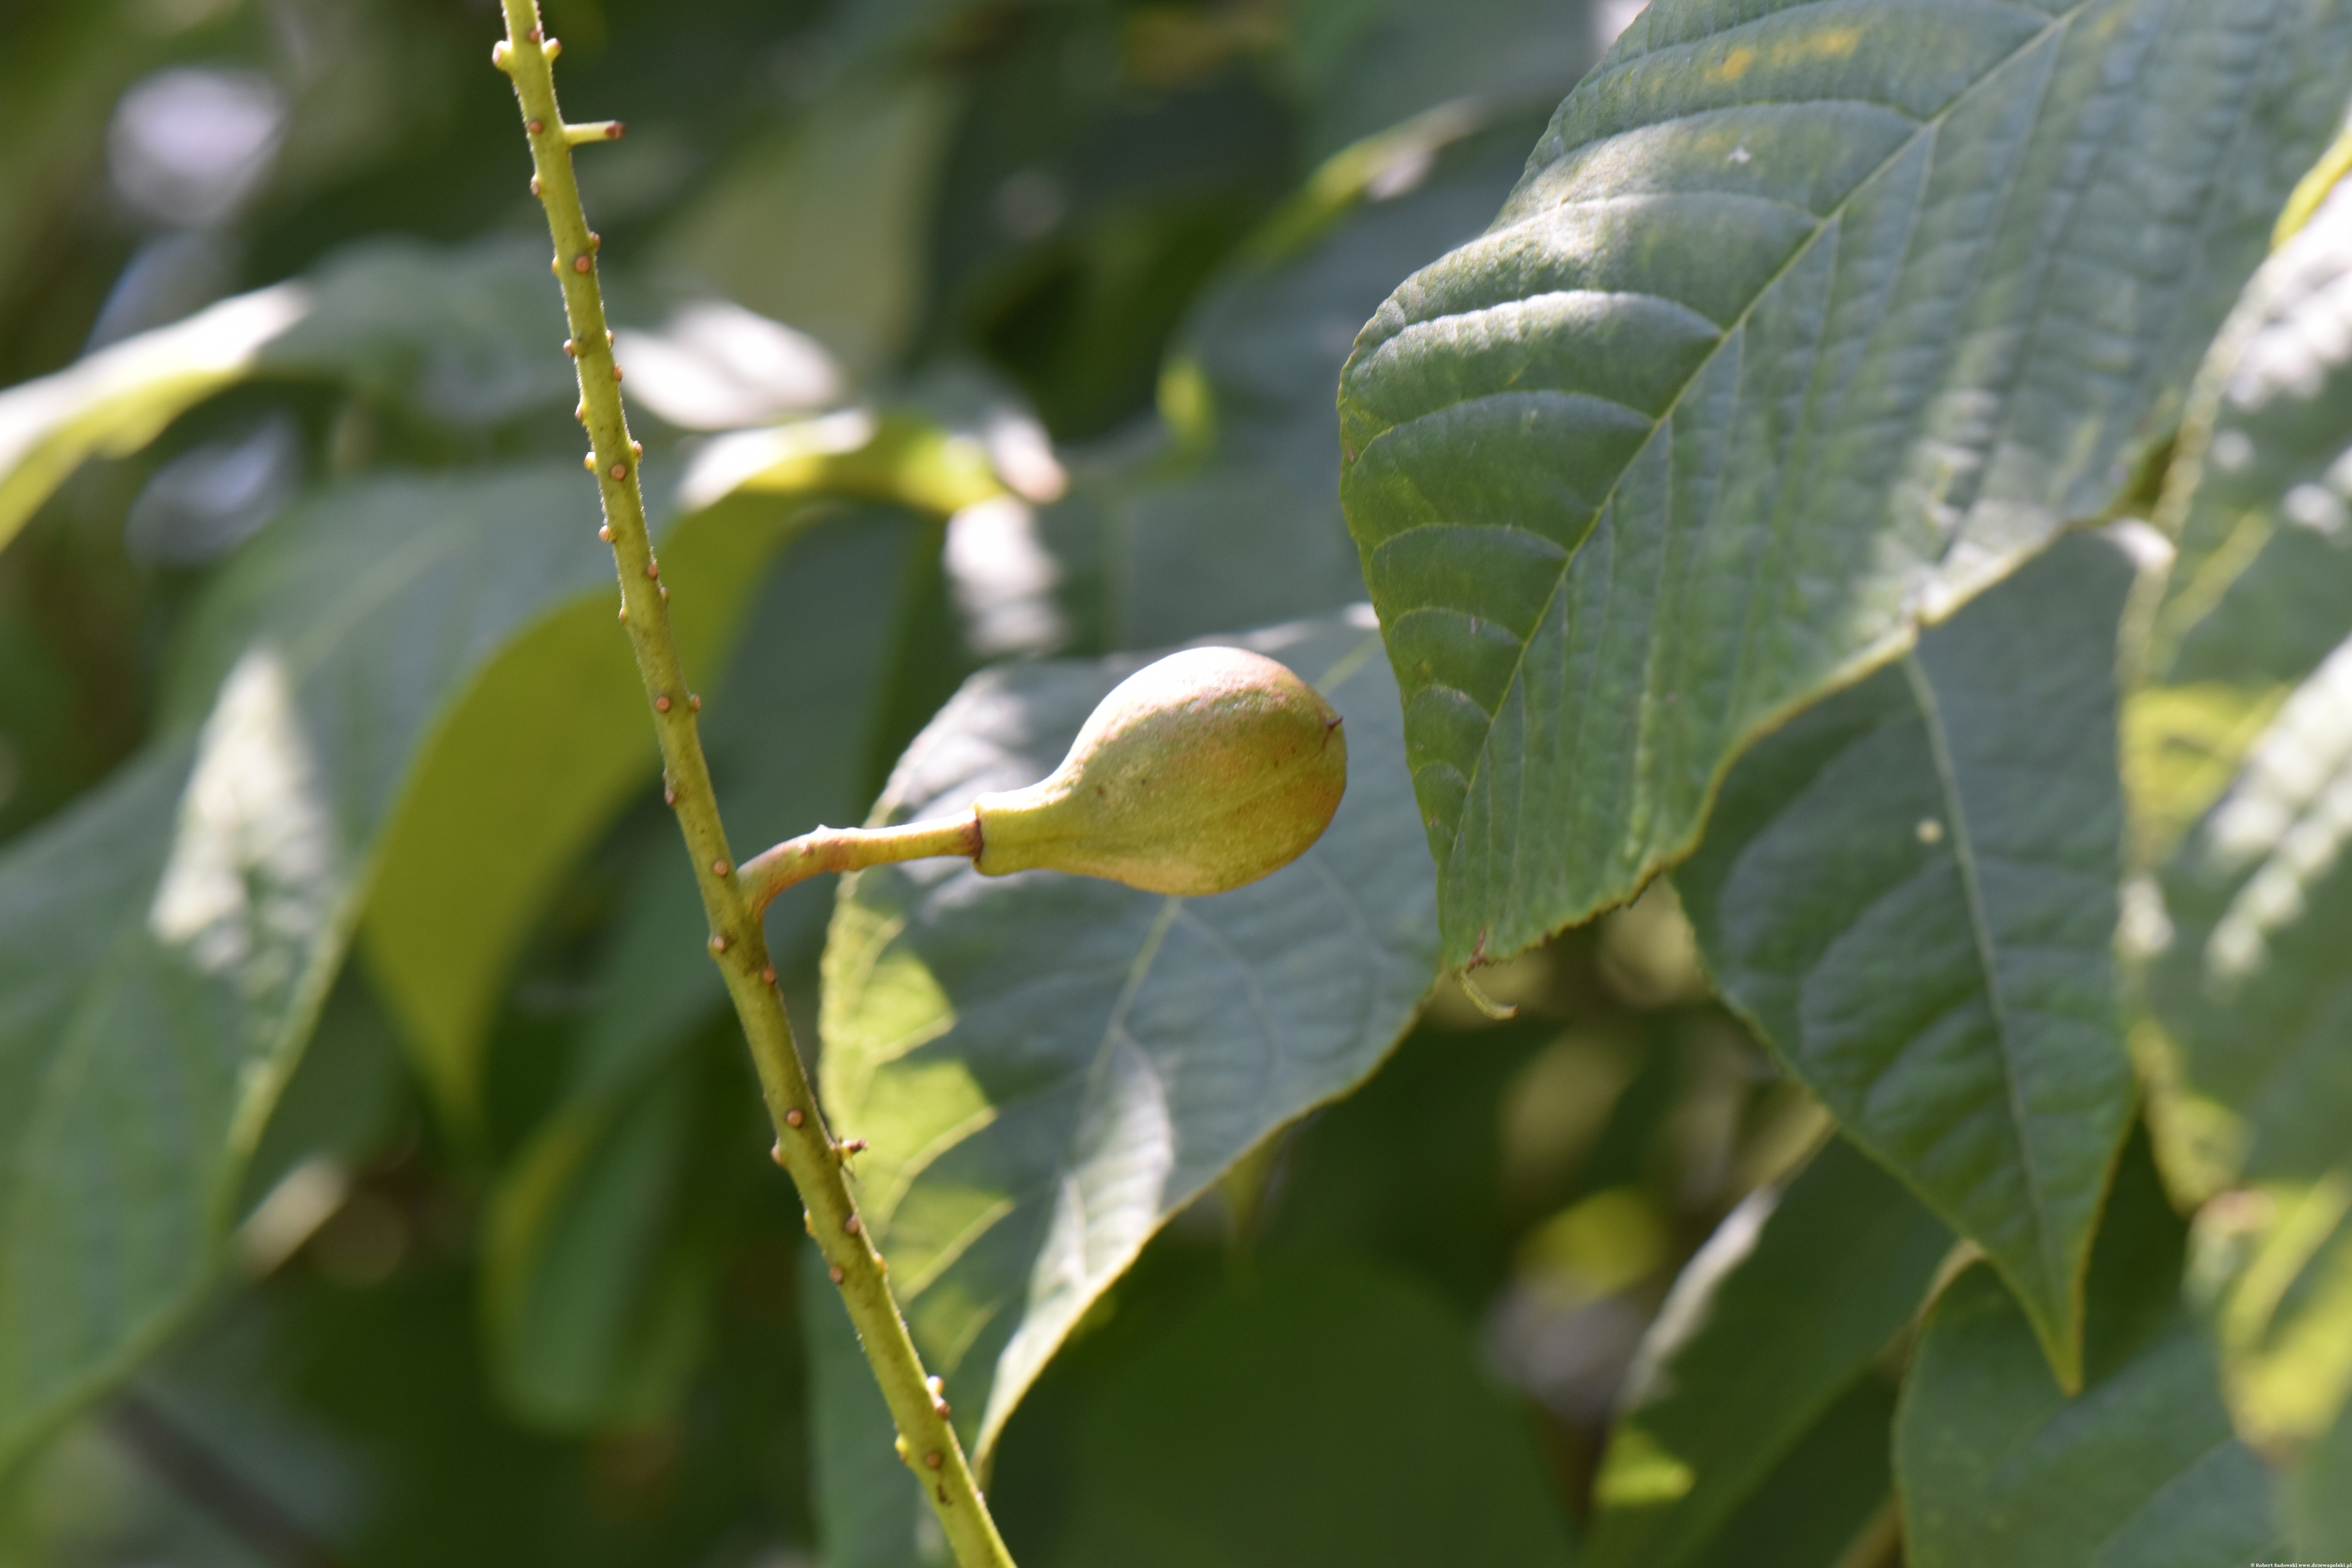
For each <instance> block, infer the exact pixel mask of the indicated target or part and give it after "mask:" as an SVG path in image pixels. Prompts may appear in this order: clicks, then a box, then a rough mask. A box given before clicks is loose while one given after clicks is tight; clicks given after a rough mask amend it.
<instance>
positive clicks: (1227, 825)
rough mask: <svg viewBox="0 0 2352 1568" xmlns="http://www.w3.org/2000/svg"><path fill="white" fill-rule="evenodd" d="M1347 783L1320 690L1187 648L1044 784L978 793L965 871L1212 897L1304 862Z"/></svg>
mask: <svg viewBox="0 0 2352 1568" xmlns="http://www.w3.org/2000/svg"><path fill="white" fill-rule="evenodd" d="M1347 787H1348V742H1347V738H1346V736H1345V735H1344V734H1342V733H1341V731H1340V727H1339V714H1338V713H1337V712H1335V711H1333V710H1332V708H1331V705H1330V704H1329V703H1328V702H1326V701H1325V700H1323V697H1322V694H1321V693H1319V692H1318V691H1317V690H1316V689H1314V688H1313V687H1311V686H1309V685H1307V683H1306V682H1305V681H1303V680H1301V679H1298V677H1297V676H1296V675H1293V674H1292V673H1291V672H1290V671H1289V670H1287V669H1286V668H1283V667H1282V666H1281V665H1279V664H1277V663H1276V662H1275V661H1274V660H1273V659H1270V658H1265V656H1263V655H1261V654H1255V653H1249V652H1246V651H1244V650H1243V649H1241V648H1231V647H1203V648H1189V649H1187V650H1185V651H1184V652H1182V653H1177V654H1171V655H1170V656H1169V657H1168V658H1163V659H1161V660H1160V661H1159V662H1158V663H1156V664H1151V665H1147V666H1146V667H1144V668H1142V669H1139V670H1138V671H1136V672H1135V673H1134V674H1133V675H1130V676H1129V677H1128V678H1127V679H1125V680H1123V681H1121V682H1120V683H1119V684H1118V686H1117V687H1116V688H1114V689H1113V690H1112V691H1111V694H1110V695H1109V696H1108V697H1106V698H1104V699H1103V700H1102V704H1101V706H1099V707H1097V709H1096V710H1094V713H1093V714H1092V715H1091V716H1090V717H1089V718H1088V719H1087V723H1086V728H1084V729H1082V730H1080V731H1078V738H1077V740H1076V742H1072V744H1071V746H1070V754H1069V755H1068V756H1067V757H1066V758H1064V759H1063V761H1062V765H1061V766H1060V767H1058V768H1056V769H1055V770H1054V773H1053V774H1052V776H1051V777H1049V778H1045V779H1043V780H1041V781H1039V782H1038V783H1036V784H1031V785H1030V786H1029V787H1028V788H1026V789H1017V790H1008V791H1005V792H1003V793H1002V794H998V795H982V796H981V797H980V799H979V801H978V802H976V803H975V805H974V810H975V811H976V813H977V815H978V816H979V821H980V835H981V848H980V854H979V857H978V860H977V864H978V865H979V867H980V869H981V870H982V872H983V873H985V874H986V875H989V876H992V877H996V876H1003V875H1004V874H1006V873H1008V872H1012V871H1027V870H1034V869H1044V870H1052V871H1068V872H1073V873H1076V875H1078V876H1082V877H1104V878H1108V879H1110V880H1112V881H1114V882H1124V883H1126V884H1127V885H1128V886H1129V887H1132V888H1141V889H1145V890H1146V891H1148V892H1154V893H1177V894H1187V895H1190V894H1201V893H1222V892H1223V891H1225V890H1226V889H1230V888H1238V887H1240V886H1242V885H1243V884H1244V883H1245V882H1255V881H1256V880H1257V879H1259V878H1260V877H1263V876H1265V875H1266V874H1267V873H1268V872H1271V871H1276V870H1279V869H1280V868H1283V867H1285V866H1287V865H1288V864H1290V862H1291V861H1293V860H1296V859H1297V858H1298V857H1299V856H1300V855H1302V854H1304V853H1305V852H1306V850H1307V847H1308V846H1309V845H1311V844H1313V843H1314V842H1315V841H1316V839H1318V838H1319V837H1322V835H1323V830H1324V828H1326V827H1328V826H1330V822H1331V816H1332V814H1333V813H1334V812H1336V811H1338V810H1339V796H1340V795H1341V794H1342V793H1343V792H1344V791H1345V790H1346V789H1347Z"/></svg>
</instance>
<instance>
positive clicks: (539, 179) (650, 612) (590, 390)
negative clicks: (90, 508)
mask: <svg viewBox="0 0 2352 1568" xmlns="http://www.w3.org/2000/svg"><path fill="white" fill-rule="evenodd" d="M502 3H503V5H504V6H505V9H506V22H507V37H506V40H505V41H504V42H503V43H501V44H500V45H499V47H498V48H497V49H496V50H495V51H494V53H493V55H492V59H493V61H494V63H495V64H496V65H497V66H498V67H499V69H500V70H503V71H505V72H506V73H507V75H508V76H509V78H511V79H513V81H514V86H515V95H516V97H517V98H518V99H519V100H520V102H521V105H522V117H523V123H524V128H525V131H526V132H527V133H528V135H529V137H530V154H531V162H532V164H533V165H534V168H535V170H536V178H535V179H534V181H533V188H534V189H535V190H536V191H537V193H538V195H539V198H540V202H541V205H543V206H545V207H546V209H547V225H548V229H549V232H550V233H551V235H552V236H553V237H554V240H555V262H554V268H555V275H556V277H557V279H560V280H561V281H562V285H563V308H564V313H565V315H566V317H567V318H568V319H569V321H570V322H571V327H572V340H571V342H570V344H569V349H570V352H571V353H572V356H573V358H574V359H575V361H576V362H577V364H578V368H579V374H580V403H581V409H582V420H583V423H584V424H585V425H586V426H587V427H588V437H589V441H590V444H591V448H592V450H591V456H592V459H593V468H594V469H595V473H596V480H597V484H598V487H599V488H600V489H602V490H603V492H604V534H605V536H606V537H607V538H608V539H609V540H610V541H611V543H612V546H613V555H614V562H615V563H616V564H617V565H618V567H619V570H620V576H621V619H622V622H623V624H624V625H625V626H626V627H627V630H628V634H629V641H630V643H631V644H632V645H633V646H634V647H635V649H636V656H637V669H638V672H639V674H640V675H642V676H643V677H644V679H645V686H646V700H647V701H648V702H649V703H650V704H651V705H652V708H653V710H654V731H655V733H656V736H657V737H658V738H659V740H660V742H661V754H662V762H663V764H664V766H665V769H666V770H667V771H666V777H667V783H668V795H669V799H670V802H671V805H673V806H674V807H675V808H676V810H677V824H678V830H679V831H680V832H681V833H683V834H684V835H685V837H686V845H687V850H688V854H690V855H691V856H692V857H693V859H694V873H695V879H696V881H697V882H698V884H699V885H700V887H701V889H702V905H703V909H704V910H705V912H706V913H707V914H708V915H709V921H710V931H711V935H710V952H711V954H712V956H713V957H714V958H716V959H717V960H718V962H719V972H720V973H722V974H724V975H725V976H726V979H727V992H728V994H729V995H730V997H731V998H732V999H733V1001H734V1003H735V1011H736V1013H737V1015H738V1016H740V1018H741V1019H742V1021H743V1034H744V1037H745V1039H746V1040H748V1041H749V1042H750V1045H751V1058H752V1060H753V1062H754V1063H755V1064H756V1065H757V1067H758V1068H759V1074H760V1088H761V1093H762V1094H763V1096H764V1097H765V1098H766V1100H767V1102H768V1111H769V1114H770V1116H771V1117H772V1119H773V1120H774V1121H775V1124H776V1150H775V1155H776V1160H777V1162H778V1163H780V1164H782V1166H783V1167H784V1169H785V1170H786V1171H787V1172H789V1173H791V1175H792V1178H793V1184H794V1185H795V1186H797V1187H798V1188H799V1189H800V1194H801V1201H802V1202H803V1204H805V1205H807V1208H808V1220H809V1231H810V1234H811V1235H813V1236H814V1237H815V1238H816V1244H817V1247H818V1248H819V1250H821V1251H822V1252H823V1253H824V1259H825V1263H826V1265H827V1268H828V1272H829V1273H830V1274H831V1275H832V1277H833V1279H834V1282H835V1284H837V1285H838V1286H840V1288H841V1296H842V1300H843V1301H844V1303H845V1304H846V1306H847V1307H848V1309H849V1317H850V1321H852V1322H853V1323H855V1324H856V1328H857V1337H858V1341H859V1342H860V1343H861V1344H862V1346H863V1347H864V1349H865V1352H866V1360H867V1361H869V1362H870V1363H873V1367H874V1376H875V1379H876V1381H877V1382H878V1383H879V1384H881V1385H882V1394H883V1398H884V1399H885V1400H886V1401H887V1403H888V1405H889V1407H890V1414H891V1415H892V1417H893V1418H894V1419H895V1420H896V1421H897V1422H898V1433H899V1437H900V1446H901V1451H902V1453H903V1455H904V1457H905V1458H906V1460H907V1462H908V1466H909V1468H912V1469H913V1471H914V1473H915V1475H916V1477H917V1479H919V1480H920V1481H921V1483H922V1486H923V1491H924V1493H925V1495H926V1496H928V1497H929V1499H930V1500H931V1506H932V1508H933V1509H934V1510H936V1511H937V1512H938V1514H939V1517H940V1524H941V1525H942V1526H943V1527H944V1529H945V1531H946V1532H947V1538H948V1541H949V1542H950V1545H951V1546H952V1547H953V1548H954V1550H955V1554H956V1561H957V1562H958V1563H961V1564H962V1565H963V1568H1012V1563H1013V1558H1012V1555H1011V1554H1010V1553H1009V1552H1006V1551H1005V1549H1004V1542H1003V1540H1002V1538H1000V1537H999V1536H998V1534H997V1532H996V1525H995V1521H992V1519H990V1517H989V1514H988V1508H987V1504H986V1503H985V1502H983V1501H982V1498H981V1495H980V1489H979V1487H978V1485H977V1484H976V1483H975V1482H974V1480H973V1479H972V1474H971V1467H970V1466H969V1465H968V1464H967V1463H966V1462H965V1459H964V1453H963V1446H962V1445H961V1443H959V1442H958V1441H957V1440H956V1435H955V1429H954V1428H953V1427H952V1426H950V1425H949V1422H948V1416H947V1407H946V1405H944V1404H943V1403H941V1402H940V1401H939V1400H938V1399H937V1398H936V1396H934V1395H933V1394H932V1393H931V1391H930V1387H929V1384H928V1383H927V1382H926V1381H925V1379H924V1375H923V1363H922V1359H921V1357H920V1356H919V1355H918V1354H917V1353H916V1351H915V1342H914V1341H913V1339H912V1338H911V1337H909V1336H908V1332H907V1323H906V1320H905V1319H904V1318H903V1317H901V1316H900V1315H899V1312H898V1302H897V1300H894V1299H893V1298H892V1296H891V1294H890V1287H889V1285H888V1283H887V1281H886V1279H884V1272H885V1265H884V1263H883V1261H882V1257H881V1255H880V1254H879V1253H878V1252H877V1251H876V1250H875V1248H874V1245H873V1242H872V1239H871V1238H870V1237H868V1236H867V1235H866V1228H865V1226H864V1225H863V1223H862V1222H861V1221H860V1220H859V1218H858V1215H857V1205H856V1199H855V1198H854V1197H853V1196H852V1195H851V1193H850V1190H849V1184H848V1181H847V1178H846V1177H845V1173H844V1172H843V1169H842V1161H841V1159H840V1156H839V1153H838V1152H837V1151H836V1149H835V1145H834V1142H833V1138H832V1134H831V1133H830V1132H829V1131H827V1130H826V1128H825V1124H824V1113H823V1112H822V1111H821V1110H819V1109H818V1107H817V1102H816V1095H815V1094H814V1091H813V1090H812V1089H811V1088H810V1085H809V1079H808V1070H807V1068H805V1067H804V1066H803V1064H802V1062H801V1058H800V1052H799V1050H798V1049H797V1048H796V1047H794V1045H793V1031H792V1025H791V1023H790V1022H789V1021H788V1020H787V1019H786V1018H785V1016H784V1008H783V1002H782V997H781V996H779V994H777V991H776V984H775V981H776V972H775V970H774V969H773V968H772V967H771V966H770V964H769V961H768V948H767V941H766V938H765V936H764V935H763V933H762V932H761V926H760V919H759V915H758V913H757V912H756V910H754V908H753V907H752V904H751V900H749V899H748V898H747V897H746V896H745V887H744V883H743V880H742V879H741V878H740V876H739V875H738V873H737V872H736V869H735V867H734V864H733V862H732V861H731V859H730V857H729V852H728V848H727V834H726V830H725V829H724V828H723V827H722V826H720V823H719V803H718V801H717V799H716V798H715V797H714V796H713V795H712V794H711V789H710V770H709V766H708V765H707V764H706V763H705V762H704V761H703V755H702V742H701V740H700V738H699V736H698V733H697V731H696V726H695V712H696V710H697V709H698V708H699V707H700V706H701V704H700V702H699V700H698V699H696V698H695V697H694V696H693V695H692V694H691V693H690V692H689V691H688V689H687V684H686V676H685V673H684V671H682V670H681V669H680V668H679V667H678V658H677V644H676V642H675V641H674V640H673V639H672V638H671V637H670V630H669V610H668V606H667V597H668V595H667V590H665V589H664V588H663V587H662V586H661V583H660V578H659V575H658V568H657V567H656V563H655V560H654V552H653V542H652V539H651V537H650V536H649V535H648V534H647V532H646V508H645V499H644V493H643V491H642V489H640V488H639V485H638V482H637V449H636V447H635V445H634V444H633V443H632V442H631V441H630V439H629V427H628V421H627V419H626V417H625V414H624V411H623V408H622V404H621V387H620V382H621V368H620V366H619V365H618V364H616V363H614V359H613V351H612V346H611V341H610V334H609V332H608V331H606V328H605V323H604V294H603V290H602V289H600V288H599V287H598V283H597V276H596V248H597V241H596V237H595V236H594V235H593V234H591V233H590V232H589V230H588V220H587V216H586V214H585V213H584V212H583V209H582V207H581V205H580V189H579V186H578V184H576V183H575V182H574V180H573V178H572V144H573V143H574V142H581V141H594V140H603V139H606V138H607V137H609V136H611V135H614V134H617V133H618V132H617V128H613V129H608V128H607V127H604V126H602V125H599V126H596V127H593V128H589V127H567V126H566V125H565V124H564V123H563V119H562V114H561V112H560V111H559V110H557V108H556V102H555V79H554V73H553V70H552V69H551V67H552V65H553V61H554V56H555V53H556V49H557V47H558V46H557V45H556V43H555V41H554V40H553V39H546V40H545V41H543V42H542V37H541V25H540V19H539V16H538V7H537V5H536V3H535V0H502Z"/></svg>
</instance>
